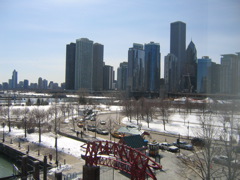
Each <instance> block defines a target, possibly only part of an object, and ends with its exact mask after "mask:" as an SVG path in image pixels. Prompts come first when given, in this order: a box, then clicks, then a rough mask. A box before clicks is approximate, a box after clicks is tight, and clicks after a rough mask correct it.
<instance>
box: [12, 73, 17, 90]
mask: <svg viewBox="0 0 240 180" xmlns="http://www.w3.org/2000/svg"><path fill="white" fill-rule="evenodd" d="M11 84H12V87H11V88H12V89H17V86H18V73H17V71H16V70H15V69H14V71H13V73H12V81H11Z"/></svg>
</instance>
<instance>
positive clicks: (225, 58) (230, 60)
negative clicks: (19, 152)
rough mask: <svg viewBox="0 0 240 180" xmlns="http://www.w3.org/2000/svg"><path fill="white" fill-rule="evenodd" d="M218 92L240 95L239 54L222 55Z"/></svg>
mask: <svg viewBox="0 0 240 180" xmlns="http://www.w3.org/2000/svg"><path fill="white" fill-rule="evenodd" d="M220 92H221V93H225V94H240V53H237V54H224V55H222V58H221V72H220Z"/></svg>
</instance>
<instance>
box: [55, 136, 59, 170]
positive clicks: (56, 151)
mask: <svg viewBox="0 0 240 180" xmlns="http://www.w3.org/2000/svg"><path fill="white" fill-rule="evenodd" d="M57 138H58V137H57V134H56V135H55V148H56V165H57V167H58V148H57V146H58V145H57V140H58V139H57Z"/></svg>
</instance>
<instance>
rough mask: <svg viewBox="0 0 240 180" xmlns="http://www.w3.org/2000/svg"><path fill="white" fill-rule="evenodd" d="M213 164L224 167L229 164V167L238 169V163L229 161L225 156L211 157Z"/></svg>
mask: <svg viewBox="0 0 240 180" xmlns="http://www.w3.org/2000/svg"><path fill="white" fill-rule="evenodd" d="M213 162H214V163H216V164H221V165H224V166H228V165H229V164H231V166H233V167H237V168H239V167H240V161H239V160H237V159H229V158H228V157H227V156H224V155H220V156H215V157H213Z"/></svg>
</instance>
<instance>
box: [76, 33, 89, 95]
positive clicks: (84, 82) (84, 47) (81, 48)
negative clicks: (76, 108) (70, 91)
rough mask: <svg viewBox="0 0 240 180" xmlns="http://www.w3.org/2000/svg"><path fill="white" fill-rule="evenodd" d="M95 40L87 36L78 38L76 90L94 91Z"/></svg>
mask: <svg viewBox="0 0 240 180" xmlns="http://www.w3.org/2000/svg"><path fill="white" fill-rule="evenodd" d="M92 75H93V41H91V40H89V39H87V38H81V39H77V40H76V59H75V90H79V89H86V90H89V91H92Z"/></svg>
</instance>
